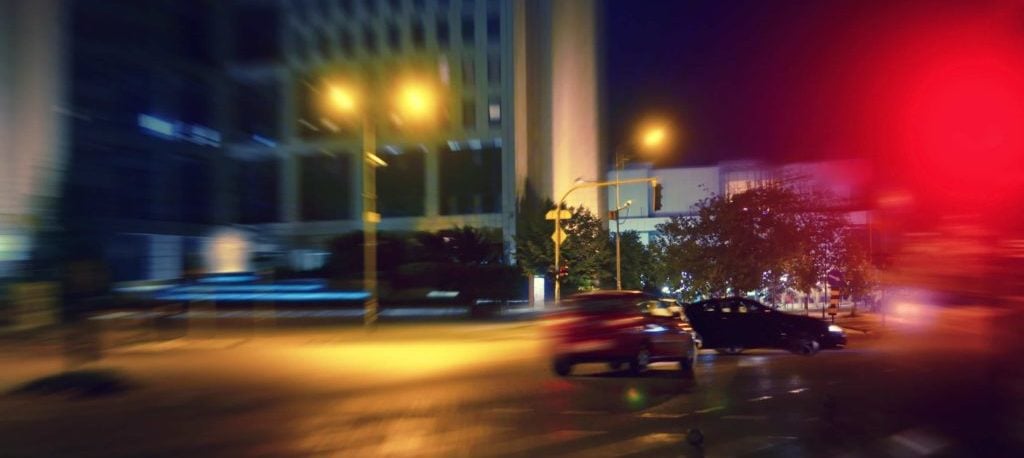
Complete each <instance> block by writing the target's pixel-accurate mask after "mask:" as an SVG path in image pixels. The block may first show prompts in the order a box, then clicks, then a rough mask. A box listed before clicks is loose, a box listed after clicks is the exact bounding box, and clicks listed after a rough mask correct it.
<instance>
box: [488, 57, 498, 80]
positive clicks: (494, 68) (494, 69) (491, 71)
mask: <svg viewBox="0 0 1024 458" xmlns="http://www.w3.org/2000/svg"><path fill="white" fill-rule="evenodd" d="M487 81H488V82H489V83H492V84H497V83H501V54H499V53H496V52H492V53H489V54H487Z"/></svg>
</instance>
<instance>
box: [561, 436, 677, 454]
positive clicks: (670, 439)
mask: <svg viewBox="0 0 1024 458" xmlns="http://www.w3.org/2000/svg"><path fill="white" fill-rule="evenodd" d="M685 438H686V435H685V434H682V433H651V434H644V435H643V436H637V437H634V438H632V439H628V440H624V441H619V442H613V443H611V444H605V445H600V446H597V447H591V448H588V449H584V450H580V451H577V452H575V453H573V454H570V455H568V456H580V457H595V456H622V455H630V454H639V453H643V452H646V451H649V450H652V449H656V448H659V447H664V446H666V445H670V444H678V445H679V446H680V447H681V446H682V444H683V443H684V441H685Z"/></svg>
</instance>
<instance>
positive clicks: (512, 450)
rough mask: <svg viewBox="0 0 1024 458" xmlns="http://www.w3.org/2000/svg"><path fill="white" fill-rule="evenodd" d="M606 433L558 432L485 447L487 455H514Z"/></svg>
mask: <svg viewBox="0 0 1024 458" xmlns="http://www.w3.org/2000/svg"><path fill="white" fill-rule="evenodd" d="M607 433H608V432H607V431H586V430H575V429H570V430H558V431H552V432H549V433H547V434H542V435H540V436H522V437H518V438H515V439H512V440H509V441H505V442H498V443H497V444H494V445H491V446H487V448H486V449H485V450H486V453H487V454H488V455H515V454H518V453H523V452H526V451H530V450H534V449H538V448H543V447H548V446H551V445H554V444H558V443H562V442H570V441H574V440H577V439H582V438H585V437H592V436H597V435H601V434H607Z"/></svg>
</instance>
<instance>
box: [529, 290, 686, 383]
mask: <svg viewBox="0 0 1024 458" xmlns="http://www.w3.org/2000/svg"><path fill="white" fill-rule="evenodd" d="M546 325H547V326H546V327H547V330H548V332H549V334H550V337H551V339H552V348H551V350H552V368H553V370H554V372H555V373H556V374H558V375H561V376H566V375H569V373H570V372H572V368H573V366H574V365H576V364H580V363H594V362H601V363H607V364H608V365H609V367H610V368H611V369H612V370H620V369H622V368H628V369H629V371H630V372H631V373H633V374H639V373H640V372H642V371H644V370H645V369H646V368H647V366H648V364H650V363H654V362H664V361H669V362H677V363H678V364H679V368H680V369H681V370H682V371H684V372H687V373H689V372H692V371H693V364H694V361H695V360H696V357H697V351H698V350H697V346H696V340H695V339H694V337H693V334H692V331H691V329H690V327H689V325H688V324H687V323H686V322H685V321H683V320H682V319H680V316H672V314H671V312H669V311H668V309H667V304H665V303H662V302H660V301H659V300H658V298H657V297H654V296H650V295H647V294H644V293H642V292H639V291H597V292H590V293H583V294H577V295H574V296H571V297H569V298H566V299H565V300H563V301H562V307H561V308H560V309H558V310H557V311H555V312H554V313H552V314H551V315H549V316H548V318H547V320H546Z"/></svg>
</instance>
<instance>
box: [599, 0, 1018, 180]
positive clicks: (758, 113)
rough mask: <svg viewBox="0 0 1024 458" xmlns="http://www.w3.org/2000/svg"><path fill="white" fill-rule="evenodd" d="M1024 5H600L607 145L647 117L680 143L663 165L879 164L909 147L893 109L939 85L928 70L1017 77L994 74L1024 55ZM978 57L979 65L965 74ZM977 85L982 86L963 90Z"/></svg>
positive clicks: (622, 0) (649, 1) (1009, 69)
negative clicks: (868, 160)
mask: <svg viewBox="0 0 1024 458" xmlns="http://www.w3.org/2000/svg"><path fill="white" fill-rule="evenodd" d="M1021 5H1022V3H1021V2H983V1H982V2H972V1H960V0H957V1H952V0H950V1H927V2H926V1H898V2H897V1H885V2H875V1H837V0H833V1H659V0H645V1H629V0H608V6H607V10H606V24H605V33H606V35H605V38H606V44H605V46H606V47H605V52H606V70H605V71H606V73H605V76H606V78H607V79H606V84H607V86H606V91H607V92H606V97H607V98H606V99H605V100H607V102H608V104H609V106H608V107H607V109H608V122H609V124H610V127H611V129H612V133H613V139H612V140H613V143H614V144H619V143H621V142H622V141H623V138H624V131H625V130H626V129H627V128H630V127H632V126H633V125H634V124H635V121H636V120H637V119H639V118H641V117H642V116H644V115H645V114H647V113H650V112H652V111H653V112H656V113H661V114H666V115H668V116H670V117H671V118H672V119H673V121H674V123H675V124H676V125H679V126H682V128H683V129H685V132H686V136H685V137H686V138H685V139H684V141H683V142H680V144H679V145H678V147H677V148H676V150H677V151H676V152H675V154H673V155H671V156H670V157H668V158H664V159H662V160H659V161H657V162H659V163H660V164H661V165H695V164H710V163H715V162H718V161H719V160H726V159H743V158H755V159H765V160H771V161H788V160H803V159H816V158H844V157H865V156H869V155H872V154H889V153H891V152H893V151H894V150H896V149H899V148H901V147H905V146H907V145H906V144H905V143H900V140H899V138H902V137H901V135H903V134H904V131H900V130H899V129H900V128H902V127H899V126H904V124H905V122H904V121H906V120H907V119H909V118H911V117H915V116H916V114H912V115H909V116H908V115H907V113H905V112H904V110H903V108H902V107H905V106H908V105H914V104H915V103H916V102H915V101H914V100H913V99H911V98H908V97H911V95H912V94H913V93H914V91H915V90H916V89H915V88H918V87H919V86H920V85H921V84H922V81H928V80H929V78H931V76H930V75H932V73H935V72H932V73H928V72H929V71H931V70H930V69H933V68H939V67H942V66H943V65H946V64H947V63H948V62H953V64H951V65H954V66H956V65H959V64H958V63H957V62H958V61H957V60H956V59H961V61H962V62H968V61H970V62H969V63H967V64H965V66H966V67H971V66H973V67H971V68H974V67H978V65H981V66H982V67H985V66H987V67H985V68H984V70H983V71H982V73H985V72H987V71H988V69H989V67H991V68H994V69H996V70H994V73H1017V72H1018V71H1019V70H1020V68H1021V67H1020V66H1019V62H1017V61H1016V60H1014V62H1013V63H1012V64H1006V65H1003V64H1004V63H1005V60H1006V59H1017V58H1019V56H1020V55H1024V54H1021V53H1019V51H1020V50H1021V49H1024V47H1021V46H1020V45H1021V43H1022V41H1024V40H1021V37H1022V34H1021V31H1022V30H1024V14H1022V9H1021ZM979 54H981V55H985V56H989V57H990V59H989V61H986V62H983V63H981V64H978V65H975V64H976V63H977V62H974V61H973V60H972V59H975V57H974V56H976V55H979ZM1007 56H1014V57H1007ZM993 62H994V63H993ZM972 72H973V70H970V71H967V72H965V74H968V73H969V74H971V75H974V73H977V72H973V73H972ZM939 73H941V72H939ZM990 73H991V72H990ZM1003 76H1005V75H1001V76H998V77H997V79H998V78H1003ZM970 78H973V76H971V77H970ZM1013 78H1016V77H1013ZM982 79H983V78H982ZM999 81H1000V82H1005V81H1006V78H1003V79H1000V80H999ZM973 83H980V85H982V86H984V85H987V83H988V82H987V81H981V80H979V81H975V80H971V81H969V82H968V83H967V85H970V84H973ZM1017 83H1019V81H1017V80H1016V79H1014V80H1013V82H1012V83H1011V84H1010V86H1013V90H1016V89H1019V88H1020V85H1019V84H1017ZM951 84H953V85H956V84H959V83H951ZM961 86H965V84H961ZM942 89H944V88H941V87H940V88H939V92H941V90H942ZM945 89H948V88H945ZM957 89H962V88H957ZM1016 95H1020V94H1019V93H1016ZM967 97H968V98H971V97H972V96H971V95H968V96H967ZM956 108H957V109H959V108H961V107H956ZM963 108H969V109H974V108H981V109H985V110H987V111H991V110H988V109H989V108H990V107H988V106H983V107H973V106H971V107H963ZM998 110H1003V111H1005V110H1004V107H1002V106H1000V107H997V111H998ZM940 111H941V110H940ZM1004 114H1005V113H1004ZM1016 114H1017V113H1016V112H1013V115H1014V116H1015V115H1016ZM1004 117H1005V116H1004ZM940 124H941V123H940ZM894 126H896V127H894ZM880 152H881V153H880Z"/></svg>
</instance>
